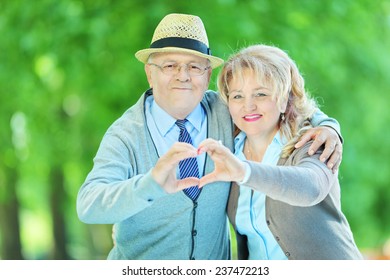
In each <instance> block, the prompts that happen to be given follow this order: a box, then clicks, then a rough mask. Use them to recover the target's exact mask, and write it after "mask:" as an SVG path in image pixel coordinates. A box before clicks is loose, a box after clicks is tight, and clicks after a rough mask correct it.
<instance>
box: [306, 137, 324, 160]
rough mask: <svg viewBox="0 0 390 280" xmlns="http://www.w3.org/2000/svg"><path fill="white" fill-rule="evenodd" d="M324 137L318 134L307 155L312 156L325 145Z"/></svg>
mask: <svg viewBox="0 0 390 280" xmlns="http://www.w3.org/2000/svg"><path fill="white" fill-rule="evenodd" d="M325 141H326V137H325V136H324V135H323V134H319V135H317V136H316V138H315V139H314V141H313V143H312V144H311V145H310V147H309V155H314V153H315V152H317V150H318V149H319V148H320V147H321V146H322V145H323V144H324V143H325Z"/></svg>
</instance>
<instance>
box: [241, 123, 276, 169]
mask: <svg viewBox="0 0 390 280" xmlns="http://www.w3.org/2000/svg"><path fill="white" fill-rule="evenodd" d="M277 132H278V130H275V131H274V132H272V133H270V134H268V135H249V136H248V135H247V136H246V139H245V143H244V155H245V157H246V159H247V160H250V161H257V162H261V161H262V160H263V156H264V154H265V151H266V150H267V148H268V146H269V144H270V143H271V142H272V140H273V139H274V137H275V135H276V133H277Z"/></svg>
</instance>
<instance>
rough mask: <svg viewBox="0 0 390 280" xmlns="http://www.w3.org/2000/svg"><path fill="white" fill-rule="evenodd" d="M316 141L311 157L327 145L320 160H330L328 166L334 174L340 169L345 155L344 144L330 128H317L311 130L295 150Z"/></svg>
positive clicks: (310, 153)
mask: <svg viewBox="0 0 390 280" xmlns="http://www.w3.org/2000/svg"><path fill="white" fill-rule="evenodd" d="M311 139H314V142H313V143H312V144H311V146H310V148H309V155H313V154H314V153H315V152H316V151H317V150H318V148H319V147H321V146H322V145H323V144H324V143H325V149H324V151H323V152H322V154H321V156H320V160H321V161H322V162H325V161H326V160H328V163H327V166H328V168H329V169H332V171H333V173H336V171H337V170H338V169H339V166H340V164H341V159H342V153H343V144H342V143H341V141H340V137H339V135H338V134H337V132H336V131H335V130H334V129H333V128H331V127H328V126H317V127H313V128H311V129H309V130H308V131H307V132H306V133H305V134H304V135H303V136H302V137H301V139H300V140H299V141H298V142H297V143H296V144H295V148H300V147H302V146H303V145H304V144H305V143H307V142H308V141H310V140H311Z"/></svg>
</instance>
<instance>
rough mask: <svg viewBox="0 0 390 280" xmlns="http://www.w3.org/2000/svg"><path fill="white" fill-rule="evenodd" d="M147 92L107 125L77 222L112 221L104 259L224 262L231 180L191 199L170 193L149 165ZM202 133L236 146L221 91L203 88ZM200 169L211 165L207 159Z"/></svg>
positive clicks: (152, 158) (152, 160) (153, 158)
mask: <svg viewBox="0 0 390 280" xmlns="http://www.w3.org/2000/svg"><path fill="white" fill-rule="evenodd" d="M150 94H152V93H151V91H148V92H146V93H145V94H144V95H143V96H142V97H141V98H140V99H139V100H138V102H137V103H136V104H135V105H134V106H132V107H131V108H130V109H129V110H127V111H126V112H125V113H124V114H123V116H122V117H120V118H119V119H118V120H117V121H115V123H114V124H113V125H112V126H111V127H110V128H109V129H108V131H107V132H106V134H105V135H104V137H103V140H102V142H101V144H100V147H99V150H98V152H97V155H96V157H95V158H94V166H93V168H92V170H91V172H90V173H89V174H88V176H87V178H86V181H85V182H84V184H83V185H82V187H81V189H80V191H79V194H78V197H77V213H78V215H79V218H80V220H81V221H83V222H85V223H91V224H115V225H114V241H115V246H114V247H113V248H112V250H111V252H110V254H109V256H108V258H109V259H189V258H190V256H191V257H193V258H195V259H216V260H217V259H229V258H230V240H229V228H228V221H227V217H226V204H227V200H228V195H229V186H230V184H229V183H226V182H216V183H214V184H211V185H209V186H206V187H204V188H202V191H201V194H200V196H199V197H198V199H197V202H196V203H195V204H194V203H193V202H192V200H191V199H190V198H188V197H187V196H186V195H185V194H184V193H183V192H178V193H175V194H167V193H165V192H164V191H163V189H162V188H161V187H160V186H159V185H158V184H157V183H156V182H155V181H154V180H153V178H152V176H151V174H150V170H151V168H152V167H153V166H154V165H155V164H156V162H157V160H158V154H157V150H156V147H155V145H154V143H153V140H152V138H151V136H150V133H149V130H148V127H147V125H146V119H145V114H144V101H145V98H146V96H147V95H150ZM201 104H202V106H203V107H204V109H205V111H206V114H207V121H208V128H207V136H208V137H211V138H214V139H220V140H222V141H223V144H224V145H225V146H227V147H229V148H230V149H232V148H233V139H232V129H233V125H232V122H231V118H230V115H229V112H228V110H227V107H226V105H225V104H224V103H223V102H222V101H221V100H220V99H219V97H218V94H217V93H216V92H213V91H207V92H206V93H205V95H204V98H203V100H202V102H201ZM204 168H205V170H204V171H205V173H209V172H211V171H212V170H213V169H214V164H213V162H212V160H210V159H209V158H206V163H205V167H204Z"/></svg>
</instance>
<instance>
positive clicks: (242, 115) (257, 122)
mask: <svg viewBox="0 0 390 280" xmlns="http://www.w3.org/2000/svg"><path fill="white" fill-rule="evenodd" d="M242 74H243V75H242V78H243V79H241V78H233V79H232V80H231V81H230V83H229V89H230V91H229V97H228V105H229V111H230V114H231V116H232V118H233V121H234V123H235V124H236V125H237V127H238V128H239V129H240V130H242V131H244V132H245V133H246V134H247V136H261V137H267V136H273V135H275V133H276V132H277V130H278V129H279V118H280V113H281V112H280V111H279V109H278V107H277V104H276V98H273V97H272V96H273V92H272V89H271V88H269V87H267V86H266V85H263V84H260V83H259V81H258V79H256V76H255V74H254V73H253V71H252V70H250V69H245V70H244V73H242Z"/></svg>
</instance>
